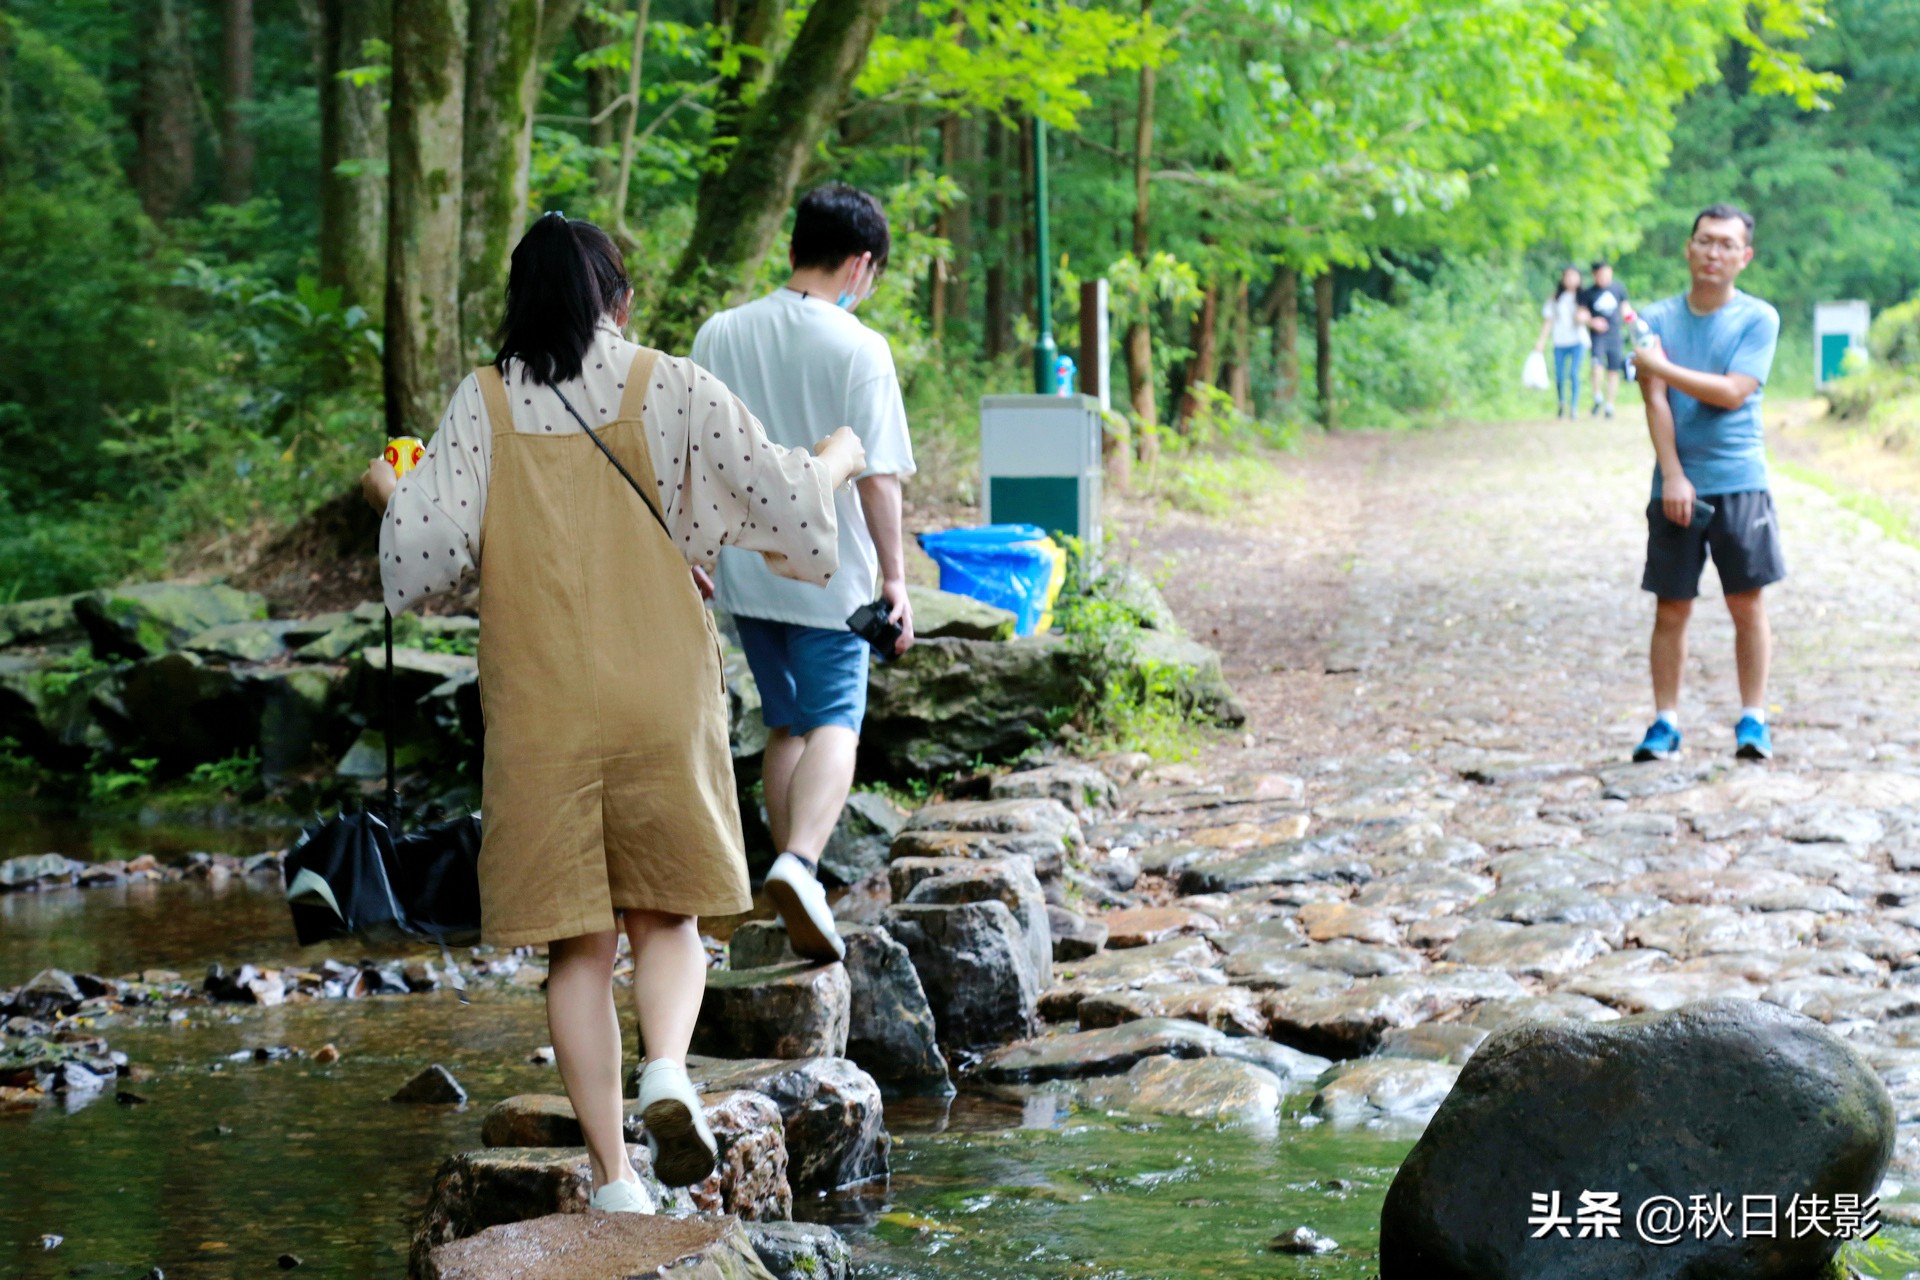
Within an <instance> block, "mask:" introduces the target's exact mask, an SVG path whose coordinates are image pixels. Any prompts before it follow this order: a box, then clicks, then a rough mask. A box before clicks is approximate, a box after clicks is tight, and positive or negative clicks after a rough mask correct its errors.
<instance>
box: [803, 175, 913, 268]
mask: <svg viewBox="0 0 1920 1280" xmlns="http://www.w3.org/2000/svg"><path fill="white" fill-rule="evenodd" d="M892 252H893V234H892V233H891V232H890V231H888V230H887V214H886V211H885V210H884V209H882V208H881V207H880V202H879V201H878V200H876V199H874V198H873V197H872V196H870V195H868V194H867V193H866V192H864V191H862V190H860V189H859V188H858V187H850V186H848V185H847V184H846V183H844V182H829V183H827V184H826V185H825V186H823V187H815V188H814V189H813V190H811V191H809V192H807V194H806V195H805V196H803V197H801V200H800V207H799V209H797V210H796V211H795V212H794V215H793V265H794V266H796V267H818V268H821V269H824V270H832V269H833V268H834V267H837V266H839V265H840V264H841V263H843V262H845V261H846V260H847V259H848V258H853V257H858V256H859V255H860V254H863V253H870V254H872V255H873V265H874V267H875V268H876V269H878V268H881V267H884V266H886V265H887V256H888V255H889V254H891V253H892Z"/></svg>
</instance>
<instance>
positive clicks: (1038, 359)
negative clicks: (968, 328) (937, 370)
mask: <svg viewBox="0 0 1920 1280" xmlns="http://www.w3.org/2000/svg"><path fill="white" fill-rule="evenodd" d="M1033 253H1034V259H1035V261H1034V275H1033V284H1034V289H1033V291H1034V296H1035V298H1036V300H1037V301H1038V302H1039V304H1040V315H1039V317H1038V327H1039V333H1038V335H1036V336H1035V338H1034V340H1033V389H1034V391H1035V392H1037V393H1038V394H1040V395H1043V396H1050V395H1053V394H1054V393H1055V392H1057V391H1059V389H1060V369H1059V363H1060V348H1059V347H1058V346H1056V345H1055V344H1054V341H1053V261H1052V259H1053V249H1052V247H1051V246H1050V245H1049V244H1048V243H1047V122H1046V121H1045V120H1042V119H1041V118H1040V117H1038V116H1035V117H1034V119H1033Z"/></svg>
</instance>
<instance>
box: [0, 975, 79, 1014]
mask: <svg viewBox="0 0 1920 1280" xmlns="http://www.w3.org/2000/svg"><path fill="white" fill-rule="evenodd" d="M84 999H86V995H85V994H84V993H83V992H82V991H81V990H80V985H79V983H77V982H75V981H74V978H73V975H72V974H70V973H68V972H67V971H66V970H65V969H42V970H41V971H40V972H39V973H36V974H34V975H33V977H31V978H29V979H27V981H26V983H25V984H24V985H23V986H21V988H20V989H19V990H17V991H15V992H14V993H13V1002H12V1003H11V1004H9V1005H8V1006H7V1011H8V1012H9V1013H13V1014H18V1015H20V1016H22V1017H27V1018H41V1019H52V1018H55V1017H58V1016H59V1015H60V1014H62V1013H68V1012H71V1011H72V1010H74V1009H76V1008H78V1007H79V1005H80V1002H81V1001H82V1000H84Z"/></svg>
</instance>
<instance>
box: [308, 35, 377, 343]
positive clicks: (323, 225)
mask: <svg viewBox="0 0 1920 1280" xmlns="http://www.w3.org/2000/svg"><path fill="white" fill-rule="evenodd" d="M320 24H321V26H320V63H321V75H320V283H321V284H323V285H327V286H330V287H333V288H338V289H339V290H340V294H341V298H342V300H344V301H345V302H346V303H347V304H348V305H349V306H359V307H365V308H366V309H367V312H368V314H369V315H371V316H372V317H373V319H374V322H375V323H376V324H378V323H379V322H380V320H381V317H382V316H384V315H385V312H386V301H387V299H386V291H387V173H386V169H387V82H386V81H385V80H376V81H374V82H373V83H371V84H366V85H354V84H349V83H348V82H347V81H345V80H342V79H340V78H339V73H340V72H341V71H343V70H345V69H347V68H349V67H357V66H361V65H363V59H364V57H365V45H366V42H367V41H368V40H378V41H380V42H381V43H382V44H386V43H388V42H390V41H391V40H392V38H393V16H392V11H391V9H390V8H389V7H388V3H387V0H323V3H322V4H321V7H320ZM342 166H345V168H346V170H347V172H345V173H342V172H341V171H340V170H341V168H342Z"/></svg>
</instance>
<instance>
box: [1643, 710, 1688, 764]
mask: <svg viewBox="0 0 1920 1280" xmlns="http://www.w3.org/2000/svg"><path fill="white" fill-rule="evenodd" d="M1679 754H1680V731H1679V730H1678V729H1676V728H1674V727H1673V726H1672V725H1670V724H1668V723H1667V722H1666V721H1665V720H1655V721H1654V722H1653V727H1652V728H1651V729H1649V730H1647V736H1646V737H1644V738H1642V739H1640V745H1639V746H1637V747H1635V748H1634V749H1633V758H1634V762H1635V763H1637V764H1645V763H1646V762H1647V761H1649V760H1671V759H1672V758H1673V757H1674V756H1677V755H1679Z"/></svg>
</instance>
